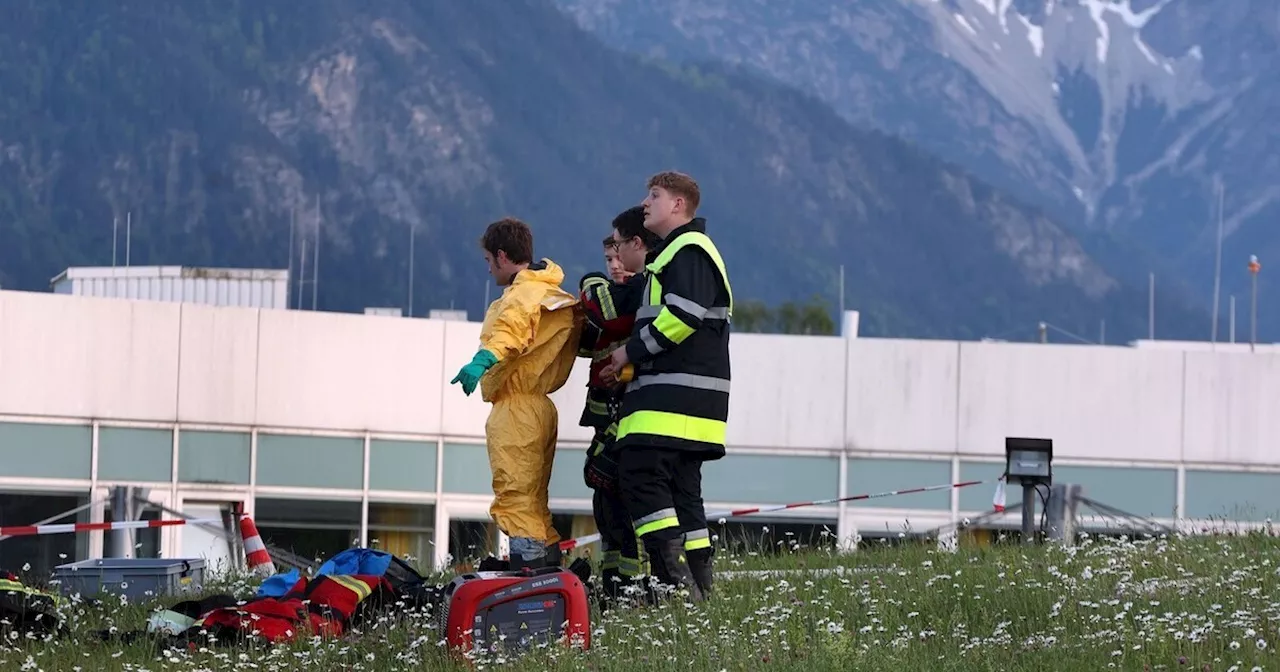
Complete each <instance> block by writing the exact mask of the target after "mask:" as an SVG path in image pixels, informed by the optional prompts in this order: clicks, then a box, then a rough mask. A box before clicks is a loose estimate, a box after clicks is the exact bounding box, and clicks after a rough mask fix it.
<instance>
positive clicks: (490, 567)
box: [476, 555, 511, 572]
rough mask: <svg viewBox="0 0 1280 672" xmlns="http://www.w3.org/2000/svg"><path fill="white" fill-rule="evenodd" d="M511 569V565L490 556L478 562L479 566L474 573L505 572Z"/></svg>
mask: <svg viewBox="0 0 1280 672" xmlns="http://www.w3.org/2000/svg"><path fill="white" fill-rule="evenodd" d="M510 569H511V563H510V562H509V561H507V560H503V559H502V558H495V557H493V556H492V555H491V556H489V557H487V558H485V559H484V560H481V561H480V565H479V566H478V567H476V571H480V572H505V571H507V570H510Z"/></svg>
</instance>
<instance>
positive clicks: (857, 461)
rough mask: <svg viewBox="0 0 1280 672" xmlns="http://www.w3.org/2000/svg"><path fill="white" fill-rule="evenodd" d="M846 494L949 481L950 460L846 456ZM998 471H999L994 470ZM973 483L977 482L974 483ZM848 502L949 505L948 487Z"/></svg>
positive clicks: (940, 507)
mask: <svg viewBox="0 0 1280 672" xmlns="http://www.w3.org/2000/svg"><path fill="white" fill-rule="evenodd" d="M848 464H849V480H848V493H847V494H848V495H850V496H853V495H871V494H877V493H881V492H888V491H891V490H903V489H906V488H919V487H924V486H929V485H940V484H944V483H950V482H951V462H949V461H942V460H884V459H866V458H860V457H851V458H849V462H848ZM997 475H999V474H997ZM975 487H977V486H975ZM851 506H858V507H866V508H884V509H930V510H935V511H947V510H950V509H951V491H950V490H934V491H930V492H917V493H912V494H909V495H897V496H894V497H885V498H882V499H872V500H868V501H862V502H857V501H855V502H852V503H851Z"/></svg>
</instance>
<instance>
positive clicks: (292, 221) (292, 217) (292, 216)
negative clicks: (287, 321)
mask: <svg viewBox="0 0 1280 672" xmlns="http://www.w3.org/2000/svg"><path fill="white" fill-rule="evenodd" d="M297 224H298V213H297V210H294V208H293V206H289V280H288V282H286V283H285V290H284V307H285V308H288V307H289V298H290V297H291V296H293V239H294V235H295V234H294V231H295V230H296V229H297Z"/></svg>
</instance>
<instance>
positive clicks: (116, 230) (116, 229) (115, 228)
mask: <svg viewBox="0 0 1280 672" xmlns="http://www.w3.org/2000/svg"><path fill="white" fill-rule="evenodd" d="M119 235H120V216H119V215H115V216H113V217H112V218H111V268H115V267H116V239H117V238H118V237H119Z"/></svg>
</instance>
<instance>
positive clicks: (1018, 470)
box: [1004, 437, 1053, 487]
mask: <svg viewBox="0 0 1280 672" xmlns="http://www.w3.org/2000/svg"><path fill="white" fill-rule="evenodd" d="M1004 454H1005V466H1004V468H1005V479H1006V481H1007V482H1008V483H1009V484H1010V485H1012V484H1014V483H1021V484H1022V485H1023V486H1024V487H1035V486H1037V485H1039V484H1041V483H1043V484H1045V485H1052V484H1053V439H1022V438H1014V437H1008V438H1006V439H1005V440H1004Z"/></svg>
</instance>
